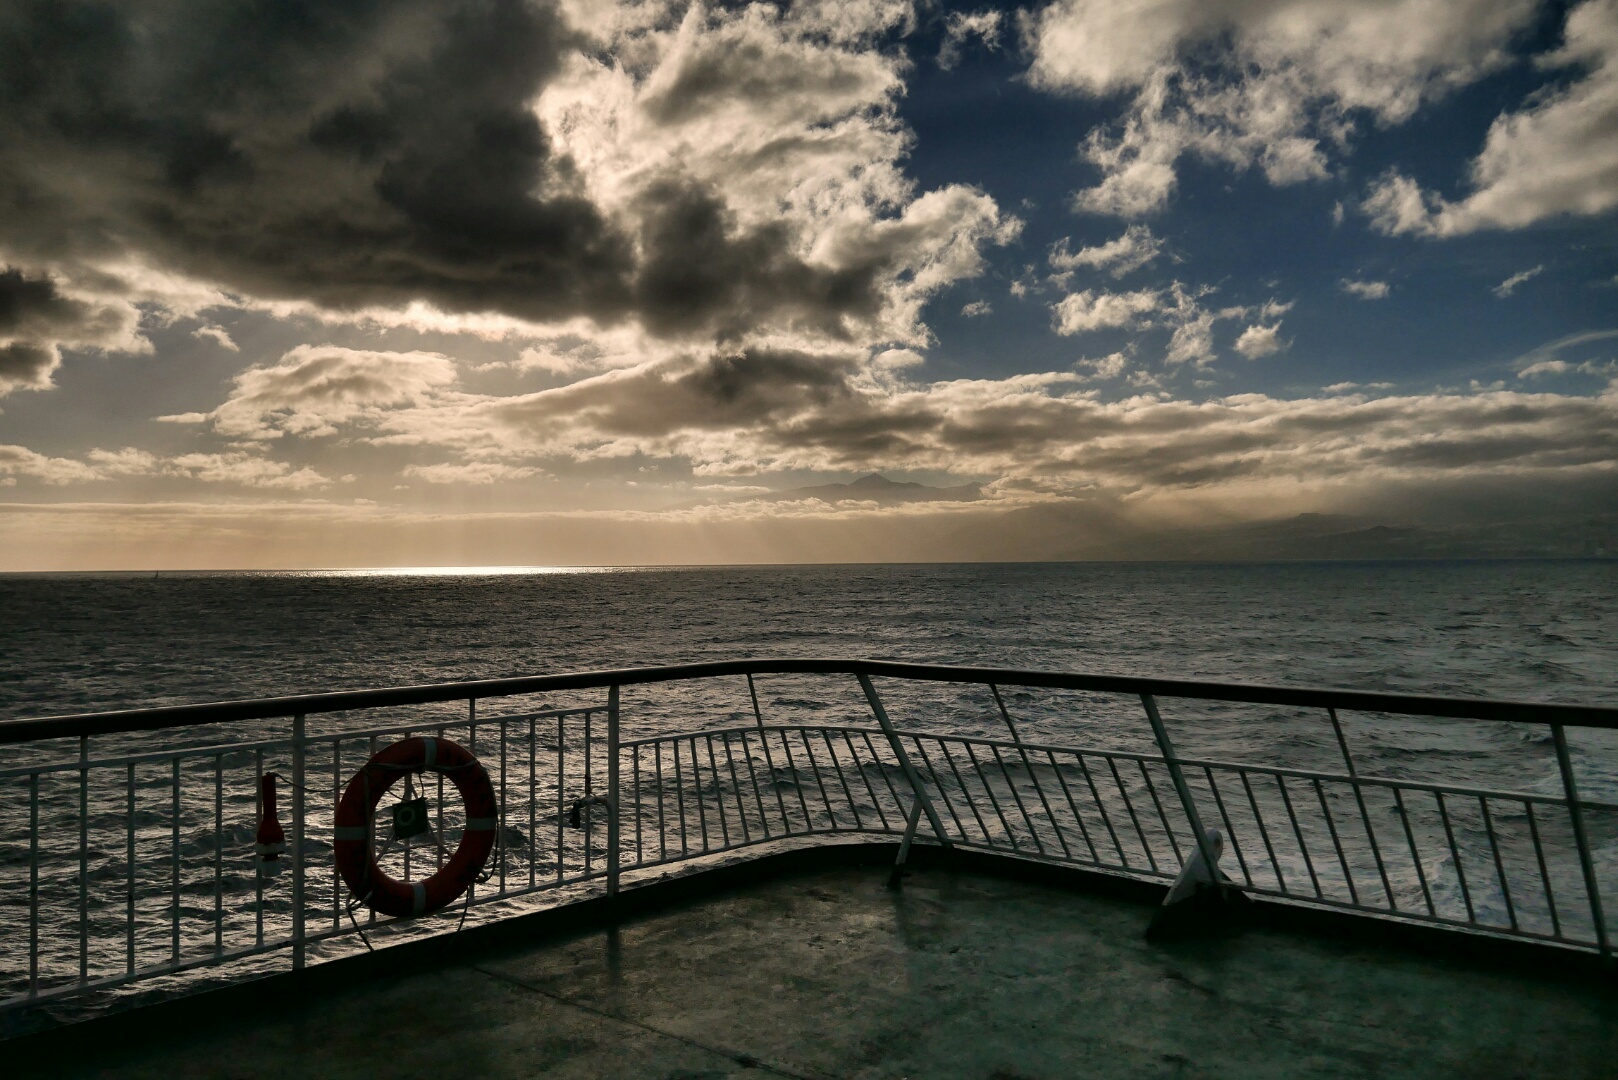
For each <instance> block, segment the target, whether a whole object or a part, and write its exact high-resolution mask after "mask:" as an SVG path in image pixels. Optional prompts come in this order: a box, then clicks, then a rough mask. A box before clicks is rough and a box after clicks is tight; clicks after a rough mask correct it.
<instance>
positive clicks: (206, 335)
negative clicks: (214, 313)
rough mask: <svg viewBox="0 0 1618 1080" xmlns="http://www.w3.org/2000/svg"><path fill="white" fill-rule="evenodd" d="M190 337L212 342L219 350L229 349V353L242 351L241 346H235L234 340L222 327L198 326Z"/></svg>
mask: <svg viewBox="0 0 1618 1080" xmlns="http://www.w3.org/2000/svg"><path fill="white" fill-rule="evenodd" d="M191 336H192V337H194V338H199V339H204V340H208V341H212V342H213V343H214V344H216V345H218V346H219V347H220V348H221V349H229V350H230V351H231V352H241V351H242V350H241V346H239V345H237V344H236V341H235V339H234V338H232V337H231V336H230V331H228V330H226V329H225V328H224V327H223V326H211V325H210V326H199V327H197V328H196V329H195V330H193V331H191Z"/></svg>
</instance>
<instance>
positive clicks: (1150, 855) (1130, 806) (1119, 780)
mask: <svg viewBox="0 0 1618 1080" xmlns="http://www.w3.org/2000/svg"><path fill="white" fill-rule="evenodd" d="M1104 760H1105V761H1106V763H1107V768H1108V769H1110V770H1112V779H1113V783H1115V784H1117V785H1118V794H1120V795H1122V796H1123V799H1124V809H1125V810H1127V811H1128V812H1129V820H1130V821H1131V822H1132V823H1133V824H1134V826H1135V835H1136V836H1137V837H1139V838H1140V846H1141V850H1142V851H1144V852H1146V863H1147V865H1148V866H1150V867H1151V868H1152V872H1153V873H1156V872H1157V855H1156V854H1155V853H1154V852H1153V851H1152V845H1151V844H1148V843H1147V842H1146V832H1145V830H1143V829H1142V828H1141V827H1140V815H1138V814H1136V813H1135V800H1134V799H1131V798H1130V797H1129V789H1128V788H1126V787H1124V778H1123V777H1122V776H1121V775H1119V773H1118V763H1117V762H1116V761H1114V760H1113V759H1112V758H1110V757H1109V758H1105V759H1104ZM1125 865H1128V860H1127V859H1126V860H1125Z"/></svg>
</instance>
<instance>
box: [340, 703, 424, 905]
mask: <svg viewBox="0 0 1618 1080" xmlns="http://www.w3.org/2000/svg"><path fill="white" fill-rule="evenodd" d="M342 746H343V737H342V736H341V735H334V736H332V740H331V805H332V808H333V810H334V811H335V809H336V807H337V803H338V802H339V800H341V798H342V787H343V752H342ZM439 813H440V814H442V813H443V811H442V810H440V811H439ZM438 832H439V835H440V836H442V835H443V832H444V829H443V825H442V823H440V825H439V829H438ZM439 846H442V845H439ZM443 861H444V860H443V856H442V855H440V856H439V858H438V863H439V865H440V866H442V865H443ZM342 881H343V876H342V875H341V874H339V873H336V872H335V871H334V872H333V873H332V876H331V929H332V933H334V934H335V933H338V932H339V931H341V930H342V929H343V894H342Z"/></svg>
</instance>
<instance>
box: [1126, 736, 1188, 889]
mask: <svg viewBox="0 0 1618 1080" xmlns="http://www.w3.org/2000/svg"><path fill="white" fill-rule="evenodd" d="M1135 768H1137V769H1139V770H1140V778H1141V781H1142V782H1143V783H1144V784H1145V785H1146V793H1147V794H1148V795H1150V796H1151V797H1152V805H1153V806H1154V807H1156V808H1157V821H1158V824H1160V825H1162V826H1163V835H1164V836H1167V837H1168V838H1169V849H1170V850H1171V851H1173V852H1174V861H1175V862H1177V863H1179V864H1180V865H1181V866H1184V865H1185V855H1184V854H1182V853H1181V851H1180V841H1179V840H1178V839H1177V838H1176V837H1175V835H1174V826H1172V825H1170V824H1169V816H1168V813H1167V812H1166V811H1164V809H1163V800H1162V798H1161V797H1159V795H1158V794H1157V783H1156V781H1154V780H1153V779H1152V773H1151V770H1149V769H1148V768H1147V767H1146V762H1144V761H1137V762H1135Z"/></svg>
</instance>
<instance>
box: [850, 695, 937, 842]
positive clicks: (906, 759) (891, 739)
mask: <svg viewBox="0 0 1618 1080" xmlns="http://www.w3.org/2000/svg"><path fill="white" fill-rule="evenodd" d="M856 678H857V679H858V680H859V684H860V689H861V690H862V691H864V692H865V701H866V704H868V705H869V706H870V707H871V715H873V716H875V717H876V722H877V724H878V725H879V726H880V727H881V728H882V734H884V735H886V736H887V737H888V745H889V746H892V747H893V753H894V756H895V757H897V758H898V759H899V767H900V768H901V769H903V770H904V774H905V779H906V780H908V781H910V793H911V795H913V796H914V797H915V798H917V799H920V800H921V804H922V808H923V809H924V810H925V811H926V812H927V823H928V824H929V825H931V826H932V827H933V836H934V837H935V838H937V840H938V842H939V843H940V844H941V845H943V846H944V847H949V846H950V840H949V837H948V836H947V835H946V834H945V833H944V823H943V822H942V821H941V820H939V817H938V811H937V810H935V809H933V801H932V799H931V798H929V797H928V795H927V789H926V788H925V787H923V786H922V783H921V776H920V775H919V774H918V773H917V772H916V769H915V766H914V765H912V764H911V763H910V755H908V754H906V753H905V749H904V745H903V744H902V743H901V742H900V741H899V736H898V734H897V733H896V732H895V731H894V730H893V721H892V720H889V719H888V710H887V709H885V708H883V706H882V699H881V698H880V697H878V696H877V693H876V687H875V686H874V685H873V684H872V683H871V677H870V676H869V675H866V674H864V673H861V674H859V675H857V676H856ZM918 745H919V742H918ZM935 779H936V776H935ZM939 791H940V792H942V791H943V789H942V788H940V789H939Z"/></svg>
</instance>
